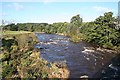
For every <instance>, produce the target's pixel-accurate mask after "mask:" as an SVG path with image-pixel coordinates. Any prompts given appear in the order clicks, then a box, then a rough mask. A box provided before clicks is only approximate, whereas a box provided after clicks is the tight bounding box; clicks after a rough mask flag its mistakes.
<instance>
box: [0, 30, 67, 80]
mask: <svg viewBox="0 0 120 80" xmlns="http://www.w3.org/2000/svg"><path fill="white" fill-rule="evenodd" d="M3 34H4V35H3V36H2V46H1V47H0V49H1V50H2V53H1V54H0V58H1V60H2V65H1V66H2V68H1V69H0V70H1V71H0V72H2V78H4V79H6V78H35V79H40V78H41V79H42V78H67V77H68V75H69V71H68V70H67V67H64V68H63V67H62V68H59V67H57V64H54V63H49V62H47V61H46V60H44V59H41V58H40V54H41V53H40V52H39V51H38V49H37V48H34V45H35V44H36V43H37V42H38V39H37V38H36V36H35V34H34V33H33V32H27V31H5V32H4V33H3ZM64 74H66V75H64Z"/></svg>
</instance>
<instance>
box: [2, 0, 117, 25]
mask: <svg viewBox="0 0 120 80" xmlns="http://www.w3.org/2000/svg"><path fill="white" fill-rule="evenodd" d="M32 1H33V0H32ZM32 1H29V2H19V0H18V1H16V2H15V0H13V1H12V2H10V1H7V0H5V1H4V2H0V5H2V6H1V8H2V9H1V11H0V15H1V16H0V19H4V20H6V21H10V22H15V23H26V22H34V23H42V22H46V23H53V22H65V21H66V22H69V21H70V19H71V17H72V16H74V15H77V14H80V17H82V18H83V21H84V22H87V21H94V19H95V18H97V17H98V16H100V15H103V14H104V12H109V11H112V12H113V13H114V16H117V14H118V2H117V1H115V2H112V1H111V2H94V1H93V2H68V1H67V2H57V1H53V2H52V0H42V1H40V2H32Z"/></svg>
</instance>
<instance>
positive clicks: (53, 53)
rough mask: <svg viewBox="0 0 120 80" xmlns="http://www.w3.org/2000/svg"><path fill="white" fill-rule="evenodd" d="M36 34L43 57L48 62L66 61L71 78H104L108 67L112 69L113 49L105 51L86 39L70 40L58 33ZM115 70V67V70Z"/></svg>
mask: <svg viewBox="0 0 120 80" xmlns="http://www.w3.org/2000/svg"><path fill="white" fill-rule="evenodd" d="M36 36H37V38H38V39H39V41H40V43H39V44H37V45H36V47H37V48H40V52H41V58H43V59H45V60H47V61H48V62H60V61H61V62H64V63H66V64H67V66H68V69H69V71H70V75H69V77H70V78H80V76H83V75H86V76H88V77H89V78H99V77H103V78H104V77H106V76H103V75H105V74H108V73H107V72H109V71H107V69H108V67H109V68H110V69H112V67H111V66H112V65H111V64H112V63H111V61H112V59H113V58H114V57H115V56H116V55H115V54H113V52H112V51H107V50H106V51H103V50H102V49H100V48H97V47H95V46H94V45H92V44H90V43H87V42H85V41H81V42H79V43H74V42H70V41H69V38H68V37H65V36H62V35H57V34H41V33H36ZM118 66H119V65H118ZM114 70H115V69H114V68H113V72H114ZM116 71H117V70H116ZM113 72H112V73H113ZM114 74H115V72H114ZM114 74H113V75H114ZM116 75H118V73H117V74H116ZM117 77H119V76H117Z"/></svg>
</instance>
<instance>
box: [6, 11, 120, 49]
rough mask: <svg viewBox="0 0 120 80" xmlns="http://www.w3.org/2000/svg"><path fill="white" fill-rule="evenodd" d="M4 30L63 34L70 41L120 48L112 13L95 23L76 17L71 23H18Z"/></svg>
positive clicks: (116, 25)
mask: <svg viewBox="0 0 120 80" xmlns="http://www.w3.org/2000/svg"><path fill="white" fill-rule="evenodd" d="M4 30H12V31H16V30H17V31H20V30H24V31H34V32H45V33H49V34H54V33H62V34H64V35H66V36H69V37H71V39H70V40H71V41H73V42H79V41H81V40H86V41H88V42H92V43H95V44H97V45H99V46H101V47H104V48H110V49H116V48H118V47H120V27H119V26H118V24H117V18H115V17H113V13H112V12H107V13H104V15H103V16H99V17H98V18H97V19H95V21H94V22H82V18H80V16H79V15H76V16H73V17H72V18H71V20H70V23H68V22H58V23H53V24H48V23H18V24H16V25H15V24H9V25H6V26H5V27H4Z"/></svg>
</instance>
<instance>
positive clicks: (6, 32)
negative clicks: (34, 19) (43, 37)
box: [0, 31, 32, 35]
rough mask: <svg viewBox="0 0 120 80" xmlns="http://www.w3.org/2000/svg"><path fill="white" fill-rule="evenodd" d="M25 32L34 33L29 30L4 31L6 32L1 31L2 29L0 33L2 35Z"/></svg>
mask: <svg viewBox="0 0 120 80" xmlns="http://www.w3.org/2000/svg"><path fill="white" fill-rule="evenodd" d="M23 33H32V32H29V31H4V32H1V31H0V34H2V35H17V34H23Z"/></svg>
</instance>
